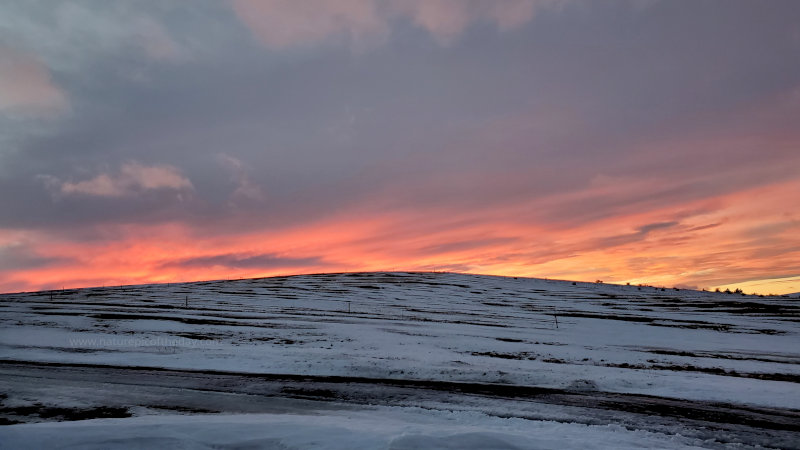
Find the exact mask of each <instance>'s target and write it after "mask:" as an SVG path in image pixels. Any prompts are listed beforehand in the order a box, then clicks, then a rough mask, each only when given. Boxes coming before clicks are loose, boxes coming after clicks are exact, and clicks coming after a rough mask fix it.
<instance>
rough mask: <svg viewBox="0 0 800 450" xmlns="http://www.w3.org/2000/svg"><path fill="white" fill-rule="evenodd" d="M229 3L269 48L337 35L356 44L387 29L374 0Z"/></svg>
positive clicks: (243, 0) (245, 0)
mask: <svg viewBox="0 0 800 450" xmlns="http://www.w3.org/2000/svg"><path fill="white" fill-rule="evenodd" d="M232 6H233V9H234V11H235V12H236V14H237V15H238V16H239V18H240V19H241V20H242V22H244V23H245V24H246V25H247V26H248V27H249V28H250V30H251V31H252V32H253V34H255V35H256V37H257V38H258V39H259V41H261V43H262V44H264V45H265V46H267V47H270V48H278V49H279V48H285V47H289V46H293V45H303V44H312V43H319V42H324V41H326V40H328V39H329V38H332V37H334V38H335V37H337V36H338V37H342V36H343V37H345V38H347V39H349V40H350V41H351V42H355V43H357V42H359V41H363V40H364V39H367V38H370V39H375V38H379V37H381V36H384V35H385V34H386V33H387V32H388V24H387V23H386V20H385V19H383V18H381V17H379V15H378V11H377V5H376V2H375V1H373V0H337V1H326V0H309V1H296V0H233V1H232Z"/></svg>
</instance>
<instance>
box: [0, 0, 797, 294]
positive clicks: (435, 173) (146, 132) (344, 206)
mask: <svg viewBox="0 0 800 450" xmlns="http://www.w3.org/2000/svg"><path fill="white" fill-rule="evenodd" d="M371 270H421V271H455V272H468V273H482V274H497V275H507V276H512V275H513V276H532V277H542V278H545V277H546V278H554V279H568V280H582V281H595V280H603V281H604V282H609V283H631V284H640V283H645V284H651V285H657V286H678V287H687V288H711V289H713V288H716V287H722V288H723V289H724V288H726V287H731V288H735V287H742V288H743V289H744V290H745V292H757V293H776V294H777V293H789V292H798V291H800V8H798V5H797V2H796V0H786V1H783V0H765V1H752V0H670V1H667V0H604V1H594V0H494V1H488V0H307V1H302V2H298V1H293V0H229V1H216V0H215V1H204V0H198V1H192V2H185V1H171V0H137V1H133V0H130V1H116V0H109V1H102V2H99V1H56V2H53V1H50V0H42V1H37V0H16V1H15V0H10V1H5V2H3V3H2V4H1V5H0V292H12V291H29V290H39V289H54V288H63V287H67V288H70V287H81V286H99V285H119V284H139V283H151V282H177V281H193V280H204V279H226V278H244V277H260V276H271V275H286V274H296V273H317V272H342V271H371Z"/></svg>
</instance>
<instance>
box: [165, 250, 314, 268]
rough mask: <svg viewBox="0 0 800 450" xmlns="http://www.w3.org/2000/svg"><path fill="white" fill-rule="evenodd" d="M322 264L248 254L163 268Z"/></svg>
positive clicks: (186, 261)
mask: <svg viewBox="0 0 800 450" xmlns="http://www.w3.org/2000/svg"><path fill="white" fill-rule="evenodd" d="M322 264H324V261H323V260H322V259H321V258H317V257H309V258H291V257H285V256H280V255H275V254H270V253H265V254H248V253H229V254H222V255H212V256H200V257H196V258H187V259H182V260H178V261H171V262H168V263H166V264H164V267H195V268H202V267H214V266H224V267H230V268H235V269H274V268H281V267H287V268H289V267H290V268H297V267H307V266H319V265H322Z"/></svg>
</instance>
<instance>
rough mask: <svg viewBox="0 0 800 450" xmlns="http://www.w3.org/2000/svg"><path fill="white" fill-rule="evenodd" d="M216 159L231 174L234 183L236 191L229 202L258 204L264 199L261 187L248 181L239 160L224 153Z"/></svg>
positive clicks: (248, 177) (248, 178)
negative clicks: (252, 202) (243, 201)
mask: <svg viewBox="0 0 800 450" xmlns="http://www.w3.org/2000/svg"><path fill="white" fill-rule="evenodd" d="M218 157H219V160H220V162H221V163H222V165H223V166H225V167H227V168H228V169H229V170H230V171H231V172H232V180H233V182H234V183H236V189H235V190H234V191H233V193H232V194H231V202H233V203H236V202H238V201H242V200H245V201H256V202H258V201H262V200H264V199H265V196H264V192H263V191H262V189H261V186H259V185H258V184H256V183H254V182H253V181H252V180H250V176H249V175H248V174H247V170H246V169H245V167H244V164H243V163H242V161H241V160H239V159H237V158H234V157H233V156H230V155H227V154H225V153H220V154H219V155H218Z"/></svg>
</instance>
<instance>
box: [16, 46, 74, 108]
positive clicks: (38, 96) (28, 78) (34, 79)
mask: <svg viewBox="0 0 800 450" xmlns="http://www.w3.org/2000/svg"><path fill="white" fill-rule="evenodd" d="M67 105H68V101H67V96H66V95H65V94H64V92H63V91H62V90H61V89H59V88H58V86H56V85H55V84H54V83H53V81H52V79H51V78H50V72H49V70H48V69H47V67H45V66H44V65H43V64H42V63H41V62H39V61H38V60H37V59H35V58H33V57H31V56H30V55H27V54H24V53H21V52H18V51H16V50H14V49H11V48H8V47H0V111H11V112H18V113H34V114H41V113H54V112H59V111H62V110H64V109H65V108H66V107H67Z"/></svg>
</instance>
